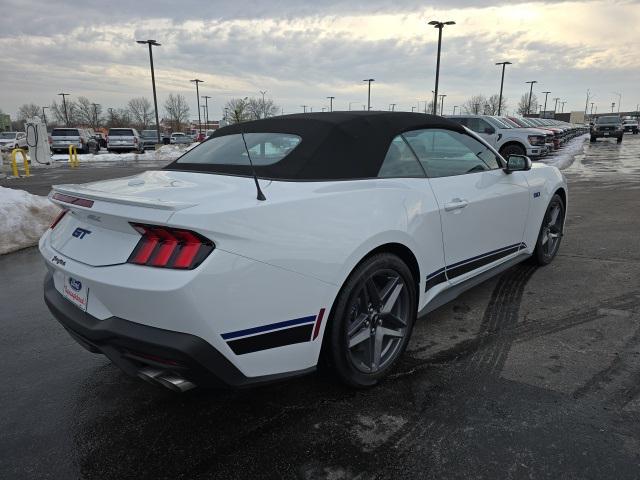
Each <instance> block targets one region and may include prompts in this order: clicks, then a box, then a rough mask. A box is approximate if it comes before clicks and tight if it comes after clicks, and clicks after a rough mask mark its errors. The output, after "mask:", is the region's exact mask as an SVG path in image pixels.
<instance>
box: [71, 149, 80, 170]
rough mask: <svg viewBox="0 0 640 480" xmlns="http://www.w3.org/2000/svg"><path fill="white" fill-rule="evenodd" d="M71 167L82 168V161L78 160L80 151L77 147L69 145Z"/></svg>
mask: <svg viewBox="0 0 640 480" xmlns="http://www.w3.org/2000/svg"><path fill="white" fill-rule="evenodd" d="M69 165H71V167H79V166H80V160H78V149H77V148H76V146H75V145H69Z"/></svg>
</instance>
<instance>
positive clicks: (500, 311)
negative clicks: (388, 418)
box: [379, 264, 536, 448]
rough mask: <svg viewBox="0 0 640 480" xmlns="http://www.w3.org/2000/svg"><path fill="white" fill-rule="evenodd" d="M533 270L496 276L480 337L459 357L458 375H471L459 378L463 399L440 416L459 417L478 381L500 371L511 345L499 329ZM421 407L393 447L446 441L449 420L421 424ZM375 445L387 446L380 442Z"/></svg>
mask: <svg viewBox="0 0 640 480" xmlns="http://www.w3.org/2000/svg"><path fill="white" fill-rule="evenodd" d="M535 271H536V267H535V266H534V265H531V264H520V265H518V266H515V267H513V268H512V269H510V270H508V271H506V272H505V273H504V274H502V275H501V276H500V278H499V280H498V283H497V284H496V286H495V288H494V290H493V293H492V295H491V299H490V300H489V303H488V305H487V307H486V309H485V313H484V316H483V319H482V323H481V327H480V333H479V335H480V337H479V338H480V340H479V342H478V343H477V344H476V345H475V347H476V348H475V350H474V351H473V353H472V354H471V355H470V356H469V357H468V358H465V359H464V360H463V362H464V364H463V366H462V372H461V375H463V376H465V377H472V378H473V381H472V382H461V385H465V387H463V388H464V390H461V391H460V392H459V393H460V396H461V397H462V398H464V401H462V402H460V403H458V404H456V405H455V406H454V408H452V409H451V410H450V411H449V412H447V414H446V415H443V418H448V419H452V421H454V422H456V421H457V419H458V418H462V417H463V416H464V415H463V413H464V410H466V409H467V405H469V404H470V403H471V402H475V401H477V398H478V395H479V393H480V389H481V385H482V384H483V383H484V382H485V381H487V380H489V379H491V378H492V377H495V376H497V375H499V374H500V371H501V369H502V366H503V364H504V360H505V359H506V356H507V354H508V353H509V349H510V347H511V338H510V337H507V338H503V335H501V332H502V330H503V329H504V328H505V327H510V326H513V325H514V324H516V323H517V321H518V312H519V307H520V302H521V300H522V295H523V292H524V287H525V286H526V284H527V282H528V281H529V279H530V278H531V276H532V275H533V273H534V272H535ZM425 410H426V407H425V408H424V409H422V410H421V411H420V412H419V413H418V414H417V416H416V418H415V419H414V420H415V421H413V422H409V425H412V426H411V427H410V428H409V429H407V430H402V431H401V432H398V434H396V435H395V436H394V437H393V438H392V439H390V441H393V442H394V445H395V447H396V448H398V446H399V445H400V444H403V443H405V442H406V441H407V440H408V439H409V438H411V442H410V443H411V444H413V445H419V444H422V443H424V441H425V440H426V439H427V438H428V440H429V441H430V442H432V443H434V444H438V445H441V444H443V443H444V442H446V440H447V437H448V435H449V434H450V433H451V425H450V423H449V422H445V421H442V420H440V419H438V420H432V421H430V422H429V423H427V424H426V425H424V420H423V419H422V417H423V414H424V412H425ZM462 427H463V426H460V428H462ZM418 429H419V430H418ZM388 443H389V442H387V444H388ZM379 448H387V447H386V445H384V446H381V447H379Z"/></svg>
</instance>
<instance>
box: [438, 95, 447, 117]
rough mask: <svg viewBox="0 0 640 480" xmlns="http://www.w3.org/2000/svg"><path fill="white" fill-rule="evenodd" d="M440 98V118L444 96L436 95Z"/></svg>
mask: <svg viewBox="0 0 640 480" xmlns="http://www.w3.org/2000/svg"><path fill="white" fill-rule="evenodd" d="M438 96H439V97H440V116H442V112H443V110H444V97H446V95H438Z"/></svg>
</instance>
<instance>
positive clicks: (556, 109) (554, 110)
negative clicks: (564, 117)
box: [553, 97, 560, 118]
mask: <svg viewBox="0 0 640 480" xmlns="http://www.w3.org/2000/svg"><path fill="white" fill-rule="evenodd" d="M554 100H555V101H556V104H555V105H554V106H553V118H556V112H557V111H558V100H560V97H556V98H554Z"/></svg>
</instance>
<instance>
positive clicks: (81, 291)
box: [62, 276, 89, 312]
mask: <svg viewBox="0 0 640 480" xmlns="http://www.w3.org/2000/svg"><path fill="white" fill-rule="evenodd" d="M62 296H64V298H66V299H67V300H69V301H70V302H71V303H73V304H74V305H75V306H76V307H78V308H79V309H80V310H83V311H85V312H86V311H87V302H88V301H89V288H88V287H87V285H86V284H85V282H83V281H82V280H78V279H77V278H74V277H70V276H65V277H64V285H63V286H62Z"/></svg>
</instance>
